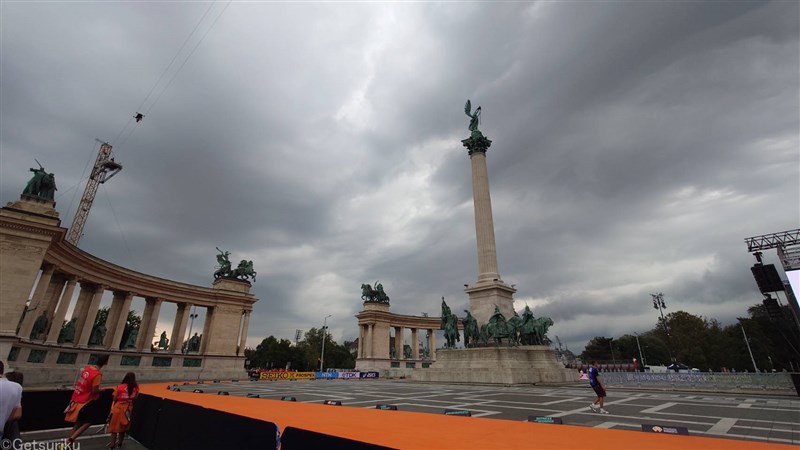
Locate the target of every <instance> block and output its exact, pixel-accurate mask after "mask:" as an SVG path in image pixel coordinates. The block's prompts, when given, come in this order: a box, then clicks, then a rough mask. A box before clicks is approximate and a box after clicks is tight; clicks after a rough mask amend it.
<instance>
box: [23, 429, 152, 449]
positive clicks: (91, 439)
mask: <svg viewBox="0 0 800 450" xmlns="http://www.w3.org/2000/svg"><path fill="white" fill-rule="evenodd" d="M69 431H70V428H62V429H58V430H43V431H29V432H25V433H22V441H23V442H24V443H26V444H29V446H28V447H27V448H58V445H60V444H63V443H64V442H65V439H66V437H67V435H68V434H69ZM108 441H109V435H108V434H106V433H103V426H102V425H95V426H93V427H90V428H89V429H88V430H86V432H85V433H83V436H81V437H79V438H78V440H76V441H75V445H74V446H73V447H72V448H73V449H74V450H108V446H107V445H108ZM38 443H43V444H38ZM11 448H12V449H13V448H14V447H11ZM20 448H24V447H20ZM122 449H123V450H147V448H146V447H145V446H143V445H142V444H140V443H138V442H136V441H135V440H134V439H131V438H130V437H126V438H125V442H124V443H123V444H122Z"/></svg>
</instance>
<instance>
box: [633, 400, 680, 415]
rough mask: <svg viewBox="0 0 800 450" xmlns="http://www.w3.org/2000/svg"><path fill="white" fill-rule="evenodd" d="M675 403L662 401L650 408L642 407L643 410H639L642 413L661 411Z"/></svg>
mask: <svg viewBox="0 0 800 450" xmlns="http://www.w3.org/2000/svg"><path fill="white" fill-rule="evenodd" d="M675 405H677V403H675V402H667V403H662V404H660V405H658V406H653V407H652V408H647V409H643V410H641V412H643V413H656V412H659V411H661V410H662V409H667V408H672V407H673V406H675Z"/></svg>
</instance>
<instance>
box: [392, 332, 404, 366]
mask: <svg viewBox="0 0 800 450" xmlns="http://www.w3.org/2000/svg"><path fill="white" fill-rule="evenodd" d="M403 332H404V329H403V327H395V328H394V355H395V357H396V358H397V359H405V357H406V356H405V354H404V353H403V344H404V343H405V340H406V339H405V336H403V334H404V333H403Z"/></svg>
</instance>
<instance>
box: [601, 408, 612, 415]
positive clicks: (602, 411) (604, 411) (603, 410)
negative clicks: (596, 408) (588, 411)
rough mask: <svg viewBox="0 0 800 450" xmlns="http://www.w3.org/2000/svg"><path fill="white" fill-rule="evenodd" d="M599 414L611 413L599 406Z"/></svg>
mask: <svg viewBox="0 0 800 450" xmlns="http://www.w3.org/2000/svg"><path fill="white" fill-rule="evenodd" d="M600 414H611V413H610V412H608V411H606V410H605V409H603V408H600Z"/></svg>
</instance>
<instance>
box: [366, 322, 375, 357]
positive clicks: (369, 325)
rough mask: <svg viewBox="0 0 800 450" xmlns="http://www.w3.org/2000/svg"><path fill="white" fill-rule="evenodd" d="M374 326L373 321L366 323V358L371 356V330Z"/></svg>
mask: <svg viewBox="0 0 800 450" xmlns="http://www.w3.org/2000/svg"><path fill="white" fill-rule="evenodd" d="M374 327H375V324H373V323H368V324H367V339H366V341H367V355H366V357H367V358H372V349H373V348H374V346H373V345H372V337H373V332H372V330H373V328H374Z"/></svg>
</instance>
